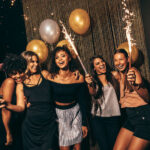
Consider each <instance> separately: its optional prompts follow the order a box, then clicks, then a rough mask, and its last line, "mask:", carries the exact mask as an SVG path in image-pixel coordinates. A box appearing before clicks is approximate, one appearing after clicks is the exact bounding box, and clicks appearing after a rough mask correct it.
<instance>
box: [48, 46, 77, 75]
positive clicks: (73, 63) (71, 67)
mask: <svg viewBox="0 0 150 150" xmlns="http://www.w3.org/2000/svg"><path fill="white" fill-rule="evenodd" d="M59 51H64V52H66V53H67V54H68V56H69V57H70V59H71V60H70V61H69V70H70V71H71V72H74V71H75V70H76V69H77V64H76V61H75V59H73V57H72V54H71V53H70V51H69V49H68V48H67V47H65V46H63V47H56V48H55V49H54V51H52V53H51V65H50V73H51V74H52V76H53V77H54V76H55V75H57V74H58V73H59V67H58V66H57V65H56V62H55V57H56V53H57V52H59Z"/></svg>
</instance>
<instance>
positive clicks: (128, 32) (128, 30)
mask: <svg viewBox="0 0 150 150" xmlns="http://www.w3.org/2000/svg"><path fill="white" fill-rule="evenodd" d="M122 5H123V10H124V12H125V15H124V17H123V18H122V20H123V21H124V22H125V23H126V27H125V28H124V29H125V31H126V37H127V41H128V45H129V68H131V63H132V55H131V54H132V46H133V45H135V43H133V42H134V39H133V38H132V36H131V31H132V30H131V26H132V22H131V21H132V20H133V17H134V13H133V12H130V11H129V9H128V8H127V4H126V0H123V1H122Z"/></svg>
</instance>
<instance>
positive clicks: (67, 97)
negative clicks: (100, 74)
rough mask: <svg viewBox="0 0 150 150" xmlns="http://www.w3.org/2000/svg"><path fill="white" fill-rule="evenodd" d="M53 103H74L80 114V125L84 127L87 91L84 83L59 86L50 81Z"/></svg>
mask: <svg viewBox="0 0 150 150" xmlns="http://www.w3.org/2000/svg"><path fill="white" fill-rule="evenodd" d="M51 86H52V93H53V94H52V95H53V96H52V97H53V100H54V101H57V102H61V103H71V102H73V101H76V102H77V103H78V104H79V106H80V110H81V113H82V124H83V125H86V101H87V98H88V90H87V86H86V84H85V83H73V84H61V83H56V82H52V81H51Z"/></svg>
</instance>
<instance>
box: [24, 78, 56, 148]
mask: <svg viewBox="0 0 150 150" xmlns="http://www.w3.org/2000/svg"><path fill="white" fill-rule="evenodd" d="M41 76H42V75H41ZM24 94H25V96H26V98H27V100H28V102H30V103H31V106H30V107H29V108H27V112H26V116H25V120H24V122H23V127H22V131H23V132H22V135H23V146H24V150H51V149H52V148H53V146H54V144H55V143H56V138H57V123H56V113H55V109H54V104H53V101H52V98H51V83H50V82H49V81H48V80H46V79H45V78H44V77H43V76H42V82H41V83H40V84H39V85H36V86H33V87H28V86H26V85H25V84H24Z"/></svg>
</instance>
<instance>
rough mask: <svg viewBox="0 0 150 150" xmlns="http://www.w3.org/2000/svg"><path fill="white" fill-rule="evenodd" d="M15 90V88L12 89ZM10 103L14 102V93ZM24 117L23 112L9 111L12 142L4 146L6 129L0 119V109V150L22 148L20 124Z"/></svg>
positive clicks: (20, 149)
mask: <svg viewBox="0 0 150 150" xmlns="http://www.w3.org/2000/svg"><path fill="white" fill-rule="evenodd" d="M14 91H15V90H14ZM12 104H14V105H15V104H16V94H15V93H14V94H13V96H12ZM23 118H24V113H17V112H13V111H12V112H11V119H10V123H9V127H10V130H11V134H12V137H13V143H12V144H11V145H10V146H5V142H6V131H5V127H4V124H3V121H2V112H1V110H0V150H22V149H23V147H22V135H21V126H22V121H23Z"/></svg>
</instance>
